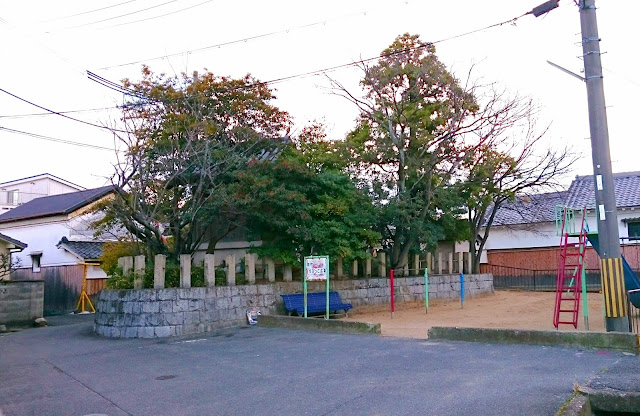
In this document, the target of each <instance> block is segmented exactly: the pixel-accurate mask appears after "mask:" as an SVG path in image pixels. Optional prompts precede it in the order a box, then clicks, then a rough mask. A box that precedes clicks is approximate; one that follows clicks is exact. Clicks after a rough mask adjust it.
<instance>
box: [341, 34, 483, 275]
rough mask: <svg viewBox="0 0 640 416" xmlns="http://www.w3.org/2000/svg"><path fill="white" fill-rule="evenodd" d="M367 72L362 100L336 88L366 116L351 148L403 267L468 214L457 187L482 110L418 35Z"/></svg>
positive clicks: (394, 257)
mask: <svg viewBox="0 0 640 416" xmlns="http://www.w3.org/2000/svg"><path fill="white" fill-rule="evenodd" d="M361 68H362V70H363V73H364V77H363V79H362V81H361V83H360V84H361V86H362V88H363V90H364V95H363V96H362V97H358V96H356V95H355V94H353V93H351V92H350V91H348V90H347V89H346V88H344V87H343V86H342V85H341V84H340V83H338V82H337V81H335V80H333V84H334V87H335V90H336V92H337V93H338V94H339V95H342V96H344V97H345V98H347V99H349V100H350V101H352V102H353V103H355V104H356V105H357V106H358V108H359V109H360V119H359V121H358V125H357V126H356V128H355V129H354V130H353V131H352V132H351V133H350V134H349V135H348V137H347V140H346V147H347V150H348V152H349V155H350V157H351V162H352V166H351V168H352V170H353V171H354V172H356V173H357V175H358V176H359V177H360V178H362V179H363V180H366V181H370V186H371V188H372V190H373V193H374V195H375V202H376V205H377V207H378V208H379V209H380V211H381V218H380V220H381V222H380V224H379V227H380V230H381V231H382V233H383V236H384V240H385V241H386V244H387V246H388V248H389V250H390V252H391V263H392V266H393V267H399V266H402V265H404V264H406V262H407V256H408V254H409V252H410V251H411V249H412V248H413V249H415V248H416V247H417V246H418V244H420V243H422V244H425V243H426V244H429V245H431V246H433V244H435V242H436V241H437V240H438V239H441V238H444V237H445V230H444V228H443V226H442V225H443V223H446V222H449V221H450V220H452V219H450V220H447V219H445V218H444V217H446V216H452V215H455V214H457V213H460V212H459V207H460V201H459V200H458V198H457V196H456V195H455V193H453V192H451V188H450V186H449V185H450V184H451V182H452V181H453V180H454V175H455V173H456V170H457V167H458V164H459V160H460V158H461V157H462V155H463V154H464V152H465V147H464V143H463V141H462V139H461V138H462V134H463V133H464V132H465V131H466V130H468V129H469V128H471V127H472V125H471V123H467V120H468V119H469V118H470V116H472V115H473V114H475V113H476V112H477V111H478V105H477V103H476V101H475V99H474V97H473V95H472V94H471V93H469V92H467V91H465V90H464V89H463V88H462V87H461V85H460V83H459V81H458V80H457V79H456V78H455V77H454V76H453V75H452V74H451V73H449V72H448V71H447V70H446V68H445V67H444V65H443V64H442V63H441V62H440V61H439V60H438V58H437V56H436V55H435V48H434V46H433V45H430V44H426V43H423V42H421V41H420V40H419V38H418V36H415V35H409V34H404V35H401V36H399V37H398V38H396V40H395V41H394V42H393V43H392V44H391V45H390V46H389V47H388V48H387V49H385V50H384V51H383V52H382V53H381V56H380V59H379V60H378V61H377V62H376V63H375V64H374V65H372V66H369V65H367V64H365V63H362V65H361Z"/></svg>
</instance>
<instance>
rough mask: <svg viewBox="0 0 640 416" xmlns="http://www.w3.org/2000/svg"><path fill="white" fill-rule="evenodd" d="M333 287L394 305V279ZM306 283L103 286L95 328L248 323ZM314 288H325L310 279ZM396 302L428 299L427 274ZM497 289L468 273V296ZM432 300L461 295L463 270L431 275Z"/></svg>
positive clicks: (180, 329)
mask: <svg viewBox="0 0 640 416" xmlns="http://www.w3.org/2000/svg"><path fill="white" fill-rule="evenodd" d="M330 287H331V290H335V291H338V292H339V293H340V297H341V298H342V300H343V301H344V302H347V303H352V304H353V306H354V308H356V309H357V308H358V307H359V306H368V305H384V304H389V301H390V294H389V279H360V280H334V281H331V283H330ZM302 290H303V289H302V283H301V282H277V283H273V284H264V285H246V286H217V287H206V288H204V287H197V288H172V289H132V290H103V291H101V292H100V293H99V294H98V299H97V302H96V310H97V312H96V318H95V331H96V333H97V334H99V335H102V336H106V337H115V338H154V337H167V336H178V335H187V334H197V333H202V332H209V331H212V330H214V329H218V328H223V327H229V326H237V325H242V324H245V323H246V311H247V309H258V310H260V312H261V313H262V314H264V315H270V314H276V313H284V308H283V306H282V298H281V297H280V295H281V294H285V293H302ZM308 290H309V292H319V291H324V290H325V284H324V283H323V282H309V286H308ZM394 292H395V300H396V302H399V303H400V302H416V301H422V300H424V278H423V277H401V278H396V279H394ZM492 292H493V276H491V275H490V274H480V275H465V296H467V297H471V296H475V295H479V294H484V293H492ZM429 297H430V299H455V298H459V297H460V277H459V275H437V276H430V277H429Z"/></svg>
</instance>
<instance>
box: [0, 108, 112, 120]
mask: <svg viewBox="0 0 640 416" xmlns="http://www.w3.org/2000/svg"><path fill="white" fill-rule="evenodd" d="M119 108H120V107H117V106H116V107H100V108H85V109H83V110H67V111H58V113H60V114H71V113H88V112H93V111H104V110H115V109H119ZM51 115H56V114H54V113H27V114H9V115H6V116H0V118H23V117H37V116H51Z"/></svg>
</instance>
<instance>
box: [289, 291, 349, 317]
mask: <svg viewBox="0 0 640 416" xmlns="http://www.w3.org/2000/svg"><path fill="white" fill-rule="evenodd" d="M280 296H282V300H283V301H284V308H285V309H286V310H287V312H288V313H289V315H291V314H292V313H293V312H295V313H297V314H298V316H304V293H293V294H290V295H280ZM352 308H353V305H351V304H350V303H342V299H340V294H339V293H338V292H329V313H332V314H336V313H337V312H338V311H344V313H345V314H347V313H348V312H349V309H352ZM326 312H327V292H312V293H307V315H311V314H320V313H323V314H324V313H326Z"/></svg>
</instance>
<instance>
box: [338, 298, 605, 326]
mask: <svg viewBox="0 0 640 416" xmlns="http://www.w3.org/2000/svg"><path fill="white" fill-rule="evenodd" d="M554 302H555V292H526V291H497V292H495V293H494V294H490V295H483V296H478V297H473V298H468V299H466V300H465V302H464V308H461V307H460V301H459V300H458V301H434V302H430V303H429V312H428V313H425V307H424V304H422V305H421V306H415V305H412V306H407V305H400V308H398V307H396V311H395V313H394V317H393V319H392V318H391V312H390V309H389V307H387V308H386V309H385V310H382V309H380V308H377V309H376V310H360V311H355V312H352V313H349V317H348V318H344V319H345V320H349V321H360V322H363V321H364V322H373V323H380V324H381V326H382V335H384V336H394V337H409V338H427V331H428V329H429V328H431V327H432V326H459V327H473V328H510V329H539V330H555V327H554V326H553V309H554ZM588 304H589V330H591V331H604V318H603V313H602V312H603V310H602V295H601V294H599V293H589V296H588ZM582 308H583V305H582V300H581V303H580V319H579V323H578V330H584V319H583V317H582V314H583V312H582V310H583V309H582ZM566 315H569V314H566ZM563 318H565V319H566V318H567V317H566V316H563ZM560 330H565V331H568V330H574V328H573V326H572V325H560Z"/></svg>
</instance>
